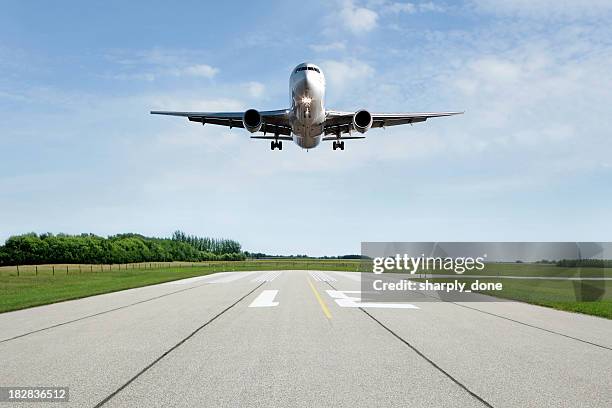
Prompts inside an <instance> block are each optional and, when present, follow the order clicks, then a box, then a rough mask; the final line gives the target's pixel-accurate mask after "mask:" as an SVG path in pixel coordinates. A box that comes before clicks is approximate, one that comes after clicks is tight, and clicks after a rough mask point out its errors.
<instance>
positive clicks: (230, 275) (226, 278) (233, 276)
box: [210, 272, 257, 283]
mask: <svg viewBox="0 0 612 408" xmlns="http://www.w3.org/2000/svg"><path fill="white" fill-rule="evenodd" d="M255 273H257V272H225V273H224V275H223V276H221V277H218V278H216V279H212V280H211V281H210V283H227V282H233V281H236V280H238V279H242V278H246V277H247V276H250V275H253V274H255Z"/></svg>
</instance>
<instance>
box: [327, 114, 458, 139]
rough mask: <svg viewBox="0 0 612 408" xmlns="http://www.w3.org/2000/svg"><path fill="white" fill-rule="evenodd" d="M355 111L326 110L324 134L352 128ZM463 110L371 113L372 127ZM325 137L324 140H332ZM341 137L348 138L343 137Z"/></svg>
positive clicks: (437, 116) (410, 121)
mask: <svg viewBox="0 0 612 408" xmlns="http://www.w3.org/2000/svg"><path fill="white" fill-rule="evenodd" d="M355 113H356V112H339V111H327V118H326V120H325V126H324V127H325V134H326V135H329V134H332V135H341V134H342V133H349V132H350V131H351V130H352V127H353V126H352V124H353V116H354V115H355ZM461 114H463V112H407V113H372V114H371V115H372V128H385V127H387V126H397V125H406V124H412V123H417V122H425V121H426V120H427V119H429V118H439V117H442V116H452V115H461ZM334 139H335V138H333V137H331V138H325V139H324V140H334ZM343 139H348V138H347V137H343Z"/></svg>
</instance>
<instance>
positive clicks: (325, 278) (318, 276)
mask: <svg viewBox="0 0 612 408" xmlns="http://www.w3.org/2000/svg"><path fill="white" fill-rule="evenodd" d="M310 276H312V278H313V279H314V280H316V281H317V282H335V281H337V279H336V278H334V277H331V276H329V275H328V274H326V273H323V272H319V271H312V272H310Z"/></svg>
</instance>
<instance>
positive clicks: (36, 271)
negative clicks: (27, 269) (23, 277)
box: [36, 265, 38, 276]
mask: <svg viewBox="0 0 612 408" xmlns="http://www.w3.org/2000/svg"><path fill="white" fill-rule="evenodd" d="M36 276H38V265H36Z"/></svg>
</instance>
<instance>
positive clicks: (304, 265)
mask: <svg viewBox="0 0 612 408" xmlns="http://www.w3.org/2000/svg"><path fill="white" fill-rule="evenodd" d="M358 267H359V262H358V261H344V260H342V261H340V260H338V261H335V260H331V261H328V260H265V261H244V262H206V263H180V262H176V263H147V264H133V265H112V266H111V265H102V266H101V265H38V266H21V267H20V268H19V271H17V268H16V267H2V268H0V313H1V312H7V311H11V310H17V309H23V308H26V307H32V306H39V305H45V304H48V303H54V302H59V301H63V300H70V299H78V298H82V297H86V296H92V295H99V294H101V293H108V292H115V291H118V290H124V289H130V288H136V287H140V286H146V285H153V284H157V283H162V282H168V281H172V280H177V279H184V278H190V277H193V276H201V275H207V274H209V273H214V272H225V271H256V270H288V269H312V270H315V269H317V270H342V271H355V270H357V269H358Z"/></svg>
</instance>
